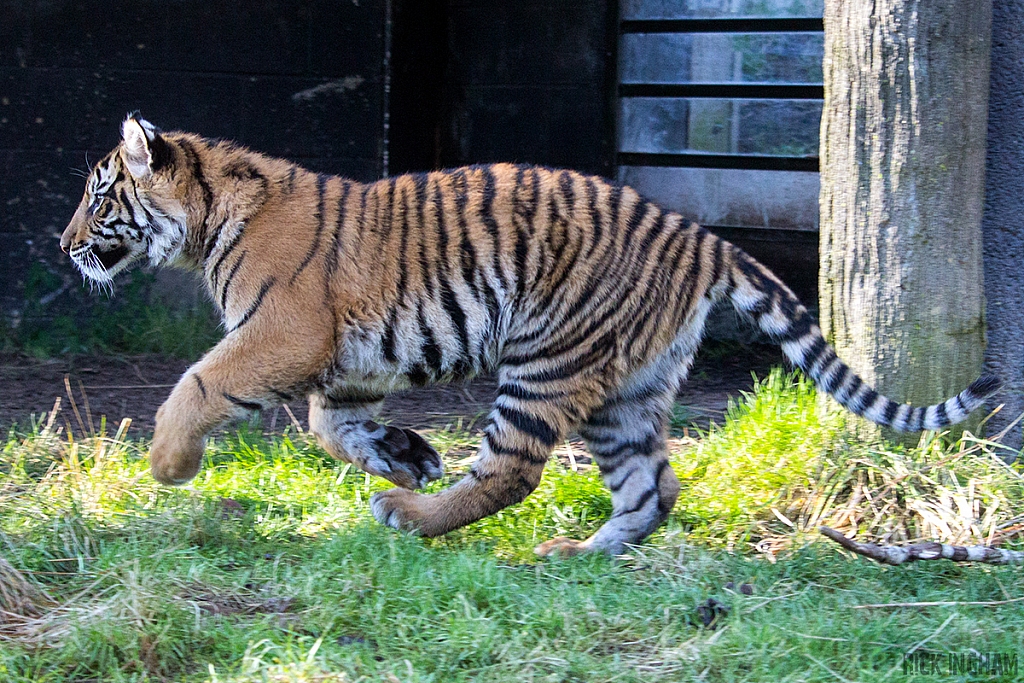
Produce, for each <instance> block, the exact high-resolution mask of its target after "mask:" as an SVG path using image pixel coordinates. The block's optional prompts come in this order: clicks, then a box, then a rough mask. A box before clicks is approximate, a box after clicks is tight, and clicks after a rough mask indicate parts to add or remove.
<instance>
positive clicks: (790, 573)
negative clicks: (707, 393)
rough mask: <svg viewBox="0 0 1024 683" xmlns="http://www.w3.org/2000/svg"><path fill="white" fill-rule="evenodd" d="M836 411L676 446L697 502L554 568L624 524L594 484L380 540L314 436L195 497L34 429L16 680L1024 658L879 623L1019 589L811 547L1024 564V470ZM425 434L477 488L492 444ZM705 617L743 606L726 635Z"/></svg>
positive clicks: (690, 498)
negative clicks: (867, 428) (615, 550)
mask: <svg viewBox="0 0 1024 683" xmlns="http://www.w3.org/2000/svg"><path fill="white" fill-rule="evenodd" d="M814 401H815V399H814V397H813V394H812V393H811V390H810V388H809V387H808V386H807V385H806V384H803V383H801V382H800V381H799V380H797V381H794V380H792V379H790V378H787V377H785V376H784V375H782V374H780V373H776V374H773V375H772V376H771V377H769V378H768V379H767V380H766V381H765V382H763V383H762V384H760V385H759V386H758V387H757V388H756V390H755V392H754V394H752V395H751V396H748V397H745V399H744V400H743V401H742V402H741V403H739V404H737V405H735V406H733V407H732V408H731V409H730V412H729V415H728V417H727V419H726V421H725V423H724V424H723V425H722V426H721V427H718V428H714V429H713V430H711V431H710V432H709V433H707V434H704V435H701V436H700V438H694V439H689V438H687V439H678V440H675V441H674V442H673V463H672V464H673V467H674V468H675V469H676V471H677V472H678V473H679V474H680V476H681V479H682V481H683V491H682V495H681V497H680V502H679V504H678V505H677V506H676V509H675V511H674V512H673V514H672V516H671V518H670V520H669V521H668V523H667V524H666V525H665V526H664V527H663V528H662V529H661V530H659V531H658V532H657V533H656V534H655V535H654V536H653V537H652V538H651V539H650V540H649V541H648V542H647V543H645V544H644V545H643V546H641V547H639V548H637V549H635V550H634V551H632V552H631V553H630V555H629V556H628V557H627V558H625V559H618V560H613V559H609V558H605V557H584V558H574V559H572V560H546V561H538V560H536V558H535V557H534V556H533V553H532V548H533V546H534V545H535V544H536V543H538V542H540V541H543V540H546V539H547V538H549V537H551V536H553V535H559V534H565V535H571V536H576V537H582V536H584V535H586V534H588V533H590V532H591V531H593V530H594V529H595V528H596V527H597V526H599V525H600V523H601V522H602V520H603V519H605V518H606V517H607V515H608V514H609V512H610V503H609V499H608V496H607V494H606V492H605V491H604V489H603V486H602V484H601V483H600V481H599V479H598V477H597V476H596V474H595V473H594V472H593V471H592V470H590V469H589V468H585V467H582V468H579V471H578V472H574V471H572V470H571V469H568V468H565V467H563V466H562V465H560V464H559V463H558V462H557V461H553V462H552V463H551V465H549V467H548V469H547V471H546V472H545V476H544V479H543V481H542V483H541V486H540V487H539V489H538V490H537V491H536V492H535V493H534V494H533V495H532V496H531V497H530V498H529V499H528V500H527V501H526V502H525V503H524V504H522V505H519V506H515V507H513V508H510V509H508V510H506V511H504V512H502V513H500V514H498V515H495V516H494V517H491V518H488V519H486V520H483V521H481V522H479V523H477V524H474V525H471V526H470V527H467V528H466V529H463V530H460V531H458V532H455V533H453V534H450V535H448V536H446V537H444V538H440V539H433V540H425V539H418V538H414V537H410V536H409V535H407V534H403V533H398V532H394V531H392V530H389V529H385V528H382V527H380V526H378V525H377V524H376V523H375V522H374V521H373V520H372V517H371V515H370V514H369V510H368V506H367V505H366V501H367V499H368V498H369V496H370V495H372V493H373V492H374V491H377V490H380V489H382V488H385V487H386V486H388V484H386V483H385V482H382V481H381V480H377V479H371V478H368V477H366V476H365V475H364V474H363V473H361V472H359V471H357V470H354V469H352V468H351V467H348V466H345V465H343V464H340V463H337V462H335V461H333V460H331V459H329V458H328V457H326V456H325V455H324V453H323V452H322V451H320V450H319V449H318V448H316V447H315V446H313V445H311V444H310V443H309V442H308V441H307V440H306V438H305V437H304V435H302V434H298V433H295V432H291V433H287V434H285V435H283V436H274V437H265V436H263V435H261V434H259V433H256V432H255V431H252V430H249V429H242V430H240V431H238V432H237V433H234V434H231V435H230V436H228V437H225V438H222V439H219V440H217V441H216V442H214V443H212V444H211V445H210V448H209V451H208V454H207V462H206V465H205V467H204V469H203V471H202V472H201V473H200V475H199V477H198V478H197V479H196V481H195V482H194V483H193V485H191V486H189V487H187V488H182V489H169V488H164V487H160V486H158V485H157V484H156V483H155V482H154V481H153V480H152V478H150V477H149V475H148V473H147V469H146V462H145V459H144V454H145V447H146V444H145V443H142V442H134V441H125V440H124V439H122V438H120V436H119V435H116V434H115V435H112V436H109V437H102V436H93V437H84V438H74V439H70V438H69V437H68V435H67V434H60V433H59V432H57V431H55V430H53V429H52V428H51V429H46V428H45V427H43V426H41V427H39V428H37V429H35V430H33V431H32V433H30V434H16V433H13V432H12V433H11V434H10V436H9V438H8V439H7V442H6V445H5V446H4V449H3V453H2V456H0V548H2V550H0V557H2V558H3V559H4V560H5V561H6V562H5V563H4V564H6V565H7V567H6V568H5V567H3V566H0V608H2V609H3V612H0V680H3V681H25V682H28V681H32V682H48V681H53V682H57V681H89V680H95V681H163V680H185V681H345V682H355V681H386V682H389V683H393V682H394V681H402V682H403V683H407V682H414V681H435V682H445V683H447V682H449V681H488V682H490V681H496V682H501V681H515V682H517V683H521V682H524V681H581V682H582V681H586V682H587V683H590V682H597V681H625V682H630V681H637V682H639V681H645V682H646V681H688V680H704V681H747V680H754V681H769V680H770V681H832V680H851V681H852V680H879V681H880V680H890V681H891V680H903V679H907V678H914V679H915V680H957V679H956V678H955V677H954V678H949V677H946V678H941V677H935V676H931V677H928V676H907V675H904V673H903V670H902V662H903V654H904V653H905V652H908V651H911V650H912V649H914V648H915V647H917V648H918V650H917V651H920V652H926V653H936V654H943V655H944V654H945V653H967V652H969V651H971V650H975V651H980V652H1001V653H1009V654H1010V655H1017V656H1018V658H1020V657H1021V656H1024V610H1022V609H1021V607H1020V603H1015V604H1014V603H1010V604H1005V605H993V606H969V605H963V604H953V605H945V606H936V607H904V608H858V606H860V605H865V604H876V603H890V602H921V601H942V602H954V603H963V602H968V601H1000V600H1007V599H1009V598H1015V597H1018V596H1021V595H1024V574H1022V569H1021V567H1020V566H1015V567H991V566H978V565H958V564H954V563H950V562H945V561H943V562H924V563H918V564H916V565H907V566H902V567H884V566H880V565H877V564H873V563H871V562H869V561H867V560H864V559H861V558H851V557H848V556H846V555H844V554H842V553H841V552H840V551H838V550H837V549H836V548H835V547H834V546H832V545H831V544H830V543H829V542H827V541H820V540H818V537H817V535H816V534H814V533H813V532H814V529H815V528H816V526H817V525H818V524H821V523H829V524H832V525H835V526H837V527H839V528H842V529H854V528H856V529H857V530H858V531H859V532H860V534H861V536H862V537H863V538H870V539H876V540H877V539H893V540H902V539H916V538H918V537H933V538H939V539H940V540H945V541H957V542H965V543H971V542H978V541H983V540H986V539H988V538H992V539H994V540H998V541H1001V542H1003V544H1004V545H1010V546H1013V545H1014V543H1016V544H1017V547H1019V540H1020V532H1019V530H1018V531H1015V525H1016V526H1017V527H1019V526H1020V524H1021V522H1022V521H1024V484H1022V478H1021V474H1020V471H1019V470H1018V469H1014V468H1009V467H1006V466H1005V465H1003V464H1002V462H1001V461H1000V460H999V459H998V458H996V457H995V455H994V453H993V452H992V446H990V445H988V444H985V443H984V442H980V441H972V440H964V441H961V442H959V443H957V444H954V445H952V446H944V445H943V444H942V442H941V441H939V440H937V439H934V438H926V439H925V440H924V441H923V442H922V444H921V446H919V447H918V448H916V449H910V450H900V449H895V448H889V447H883V446H881V445H877V444H876V445H868V444H863V443H857V442H852V441H850V440H849V439H848V437H847V435H846V434H845V433H844V432H843V428H842V426H841V425H840V424H838V423H837V422H836V421H834V420H833V419H832V418H830V417H827V416H826V417H820V416H819V414H818V412H817V411H816V410H815V409H814V408H815V406H814ZM426 436H427V437H428V439H429V440H430V441H431V443H432V444H433V445H434V446H435V447H437V448H438V449H439V450H440V451H441V452H442V453H447V454H448V456H447V457H446V460H447V462H448V464H449V468H450V470H451V471H452V472H453V476H455V475H457V474H458V472H460V471H462V470H464V468H465V467H466V463H467V459H466V457H465V455H466V453H467V452H468V451H469V450H470V449H471V448H472V446H473V445H474V443H475V437H474V436H473V435H472V434H470V433H468V432H467V431H465V430H464V429H461V428H460V427H459V426H457V425H456V426H454V427H452V428H449V429H447V430H441V431H438V432H434V433H428V434H426ZM442 485H444V483H436V484H434V485H433V487H440V486H442ZM773 510H774V511H773ZM729 582H734V583H735V585H739V584H741V583H750V584H751V585H752V586H753V595H749V596H748V595H743V594H740V593H738V592H736V591H733V590H730V589H728V588H726V585H727V584H729ZM40 591H42V592H40ZM44 593H45V595H44ZM708 599H715V600H717V601H718V602H719V603H721V604H722V605H724V606H726V607H728V612H727V613H724V614H721V615H720V616H719V617H718V619H717V620H716V622H715V623H714V624H713V626H714V628H708V627H705V626H704V625H703V623H702V622H701V619H700V618H699V615H698V611H697V608H698V606H699V605H701V604H702V603H706V602H707V600H708ZM19 615H20V616H19ZM943 661H945V660H943ZM1020 666H1021V664H1020V663H1018V671H1019V669H1020ZM971 680H1011V679H1010V678H1009V677H1007V676H1003V677H1002V678H999V677H996V678H992V677H988V678H985V677H974V678H971Z"/></svg>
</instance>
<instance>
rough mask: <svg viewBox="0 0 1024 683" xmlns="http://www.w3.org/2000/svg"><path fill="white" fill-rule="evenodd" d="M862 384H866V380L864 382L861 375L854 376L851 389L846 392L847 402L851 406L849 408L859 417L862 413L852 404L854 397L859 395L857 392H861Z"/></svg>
mask: <svg viewBox="0 0 1024 683" xmlns="http://www.w3.org/2000/svg"><path fill="white" fill-rule="evenodd" d="M862 384H864V380H862V379H861V378H860V376H859V375H854V376H853V379H852V380H850V389H849V390H848V391H847V392H846V400H847V401H848V402H850V404H851V405H848V406H847V408H848V409H849V410H851V411H853V412H854V413H857V414H858V415H860V411H858V410H857V406H855V405H852V403H853V397H854V396H856V395H857V391H858V390H860V385H862Z"/></svg>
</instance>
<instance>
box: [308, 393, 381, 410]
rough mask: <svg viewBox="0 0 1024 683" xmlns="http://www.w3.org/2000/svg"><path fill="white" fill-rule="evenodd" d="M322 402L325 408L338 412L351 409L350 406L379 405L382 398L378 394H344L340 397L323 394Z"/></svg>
mask: <svg viewBox="0 0 1024 683" xmlns="http://www.w3.org/2000/svg"><path fill="white" fill-rule="evenodd" d="M322 400H323V403H324V405H325V407H328V408H330V409H331V410H340V409H342V408H351V407H352V406H364V405H368V404H373V403H380V402H381V401H383V400H384V397H383V396H382V395H380V394H362V395H351V394H345V395H342V396H332V395H330V394H324V395H323V396H322Z"/></svg>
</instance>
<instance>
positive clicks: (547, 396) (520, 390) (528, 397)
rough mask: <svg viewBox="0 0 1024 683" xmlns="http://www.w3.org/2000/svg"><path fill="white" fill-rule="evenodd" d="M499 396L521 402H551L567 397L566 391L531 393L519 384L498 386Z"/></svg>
mask: <svg viewBox="0 0 1024 683" xmlns="http://www.w3.org/2000/svg"><path fill="white" fill-rule="evenodd" d="M498 394H499V395H505V396H511V397H512V398H514V399H518V400H520V401H550V400H552V399H555V398H563V397H564V396H565V392H564V391H555V392H552V393H540V392H536V391H530V390H529V389H526V388H524V387H523V386H521V385H519V384H508V383H506V384H501V385H499V386H498Z"/></svg>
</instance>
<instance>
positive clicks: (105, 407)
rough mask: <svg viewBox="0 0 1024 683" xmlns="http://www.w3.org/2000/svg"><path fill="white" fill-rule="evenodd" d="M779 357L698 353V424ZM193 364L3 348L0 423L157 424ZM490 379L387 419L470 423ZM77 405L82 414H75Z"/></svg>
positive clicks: (411, 398)
mask: <svg viewBox="0 0 1024 683" xmlns="http://www.w3.org/2000/svg"><path fill="white" fill-rule="evenodd" d="M781 362H782V356H781V354H780V353H779V351H778V349H777V348H775V347H768V346H749V347H738V348H736V349H731V350H728V351H722V350H721V349H716V350H714V351H713V352H712V353H710V354H708V355H706V356H699V357H698V358H697V362H696V363H695V365H694V367H693V369H692V370H691V372H690V380H689V381H688V382H687V383H686V384H685V385H684V387H683V389H682V391H681V392H680V394H679V398H678V402H679V403H681V404H682V405H684V406H686V407H687V409H688V415H690V416H691V417H692V420H693V422H694V424H695V425H696V426H700V427H706V426H707V424H708V422H709V421H710V420H715V421H720V420H721V416H722V414H723V413H724V411H725V408H726V405H727V402H728V399H729V397H730V396H736V395H738V394H739V392H740V391H747V390H749V389H750V388H751V386H752V384H753V380H752V377H751V373H752V372H756V373H757V375H758V376H759V377H763V376H764V375H765V374H766V373H767V372H768V370H769V369H770V368H771V367H772V366H773V365H778V364H780V363H781ZM188 366H189V363H188V362H186V361H183V360H180V359H175V358H166V357H162V356H131V357H118V356H76V357H70V358H55V359H45V360H40V359H36V358H31V357H28V356H22V355H12V354H6V355H0V428H6V427H8V426H10V425H11V424H14V423H17V424H18V425H19V429H21V430H26V429H28V428H29V427H30V425H31V421H32V419H37V420H38V419H40V416H42V415H44V414H46V413H48V412H49V411H51V410H52V409H53V407H54V403H55V402H56V400H57V399H58V398H59V399H60V412H59V414H58V416H57V418H56V419H57V424H63V425H64V426H65V428H70V429H71V430H72V431H74V432H75V433H82V431H83V428H84V431H89V430H90V429H92V430H97V431H98V429H99V426H100V418H101V416H106V418H107V425H109V427H108V430H109V431H110V432H113V431H114V429H116V426H117V425H118V424H119V423H120V422H121V420H122V418H125V417H127V418H131V420H132V423H131V428H130V430H129V433H130V434H132V435H134V436H142V435H147V434H149V433H151V432H152V431H153V417H154V415H155V413H156V409H157V408H158V407H159V406H160V404H161V403H163V401H164V399H165V398H166V397H167V395H168V394H169V393H170V391H171V388H172V387H173V386H174V383H175V382H177V380H178V378H179V377H180V376H181V374H182V373H183V372H184V371H185V369H186V368H188ZM495 389H496V384H495V382H494V380H493V379H490V378H479V379H476V380H473V381H472V382H470V383H468V384H466V385H444V386H434V387H424V388H420V389H413V390H410V391H406V392H402V393H398V394H394V395H392V396H389V397H388V399H387V401H386V403H385V408H384V414H383V416H382V417H383V418H384V419H386V420H390V421H392V422H393V423H394V424H401V425H402V426H407V427H414V428H420V429H424V428H438V427H444V426H446V425H448V424H452V423H453V422H456V421H458V420H460V419H461V421H462V424H463V426H465V427H470V428H472V427H473V426H474V425H476V424H478V423H481V422H482V420H481V419H480V418H482V416H483V415H484V414H486V412H487V410H488V409H489V406H490V403H491V401H492V400H493V399H494V395H495ZM288 408H289V410H290V412H291V415H289V411H288V410H284V409H282V408H278V409H276V410H270V411H267V412H266V413H265V414H264V415H263V421H262V424H263V426H264V428H265V429H266V430H268V431H271V432H275V431H281V430H283V429H284V428H285V427H286V426H287V425H288V424H291V423H292V421H293V416H294V420H295V421H297V422H298V423H299V425H300V426H301V427H302V428H303V429H305V427H306V424H307V423H306V405H305V403H304V402H301V401H296V402H294V403H292V404H290V405H289V406H288ZM76 409H77V414H76Z"/></svg>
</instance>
